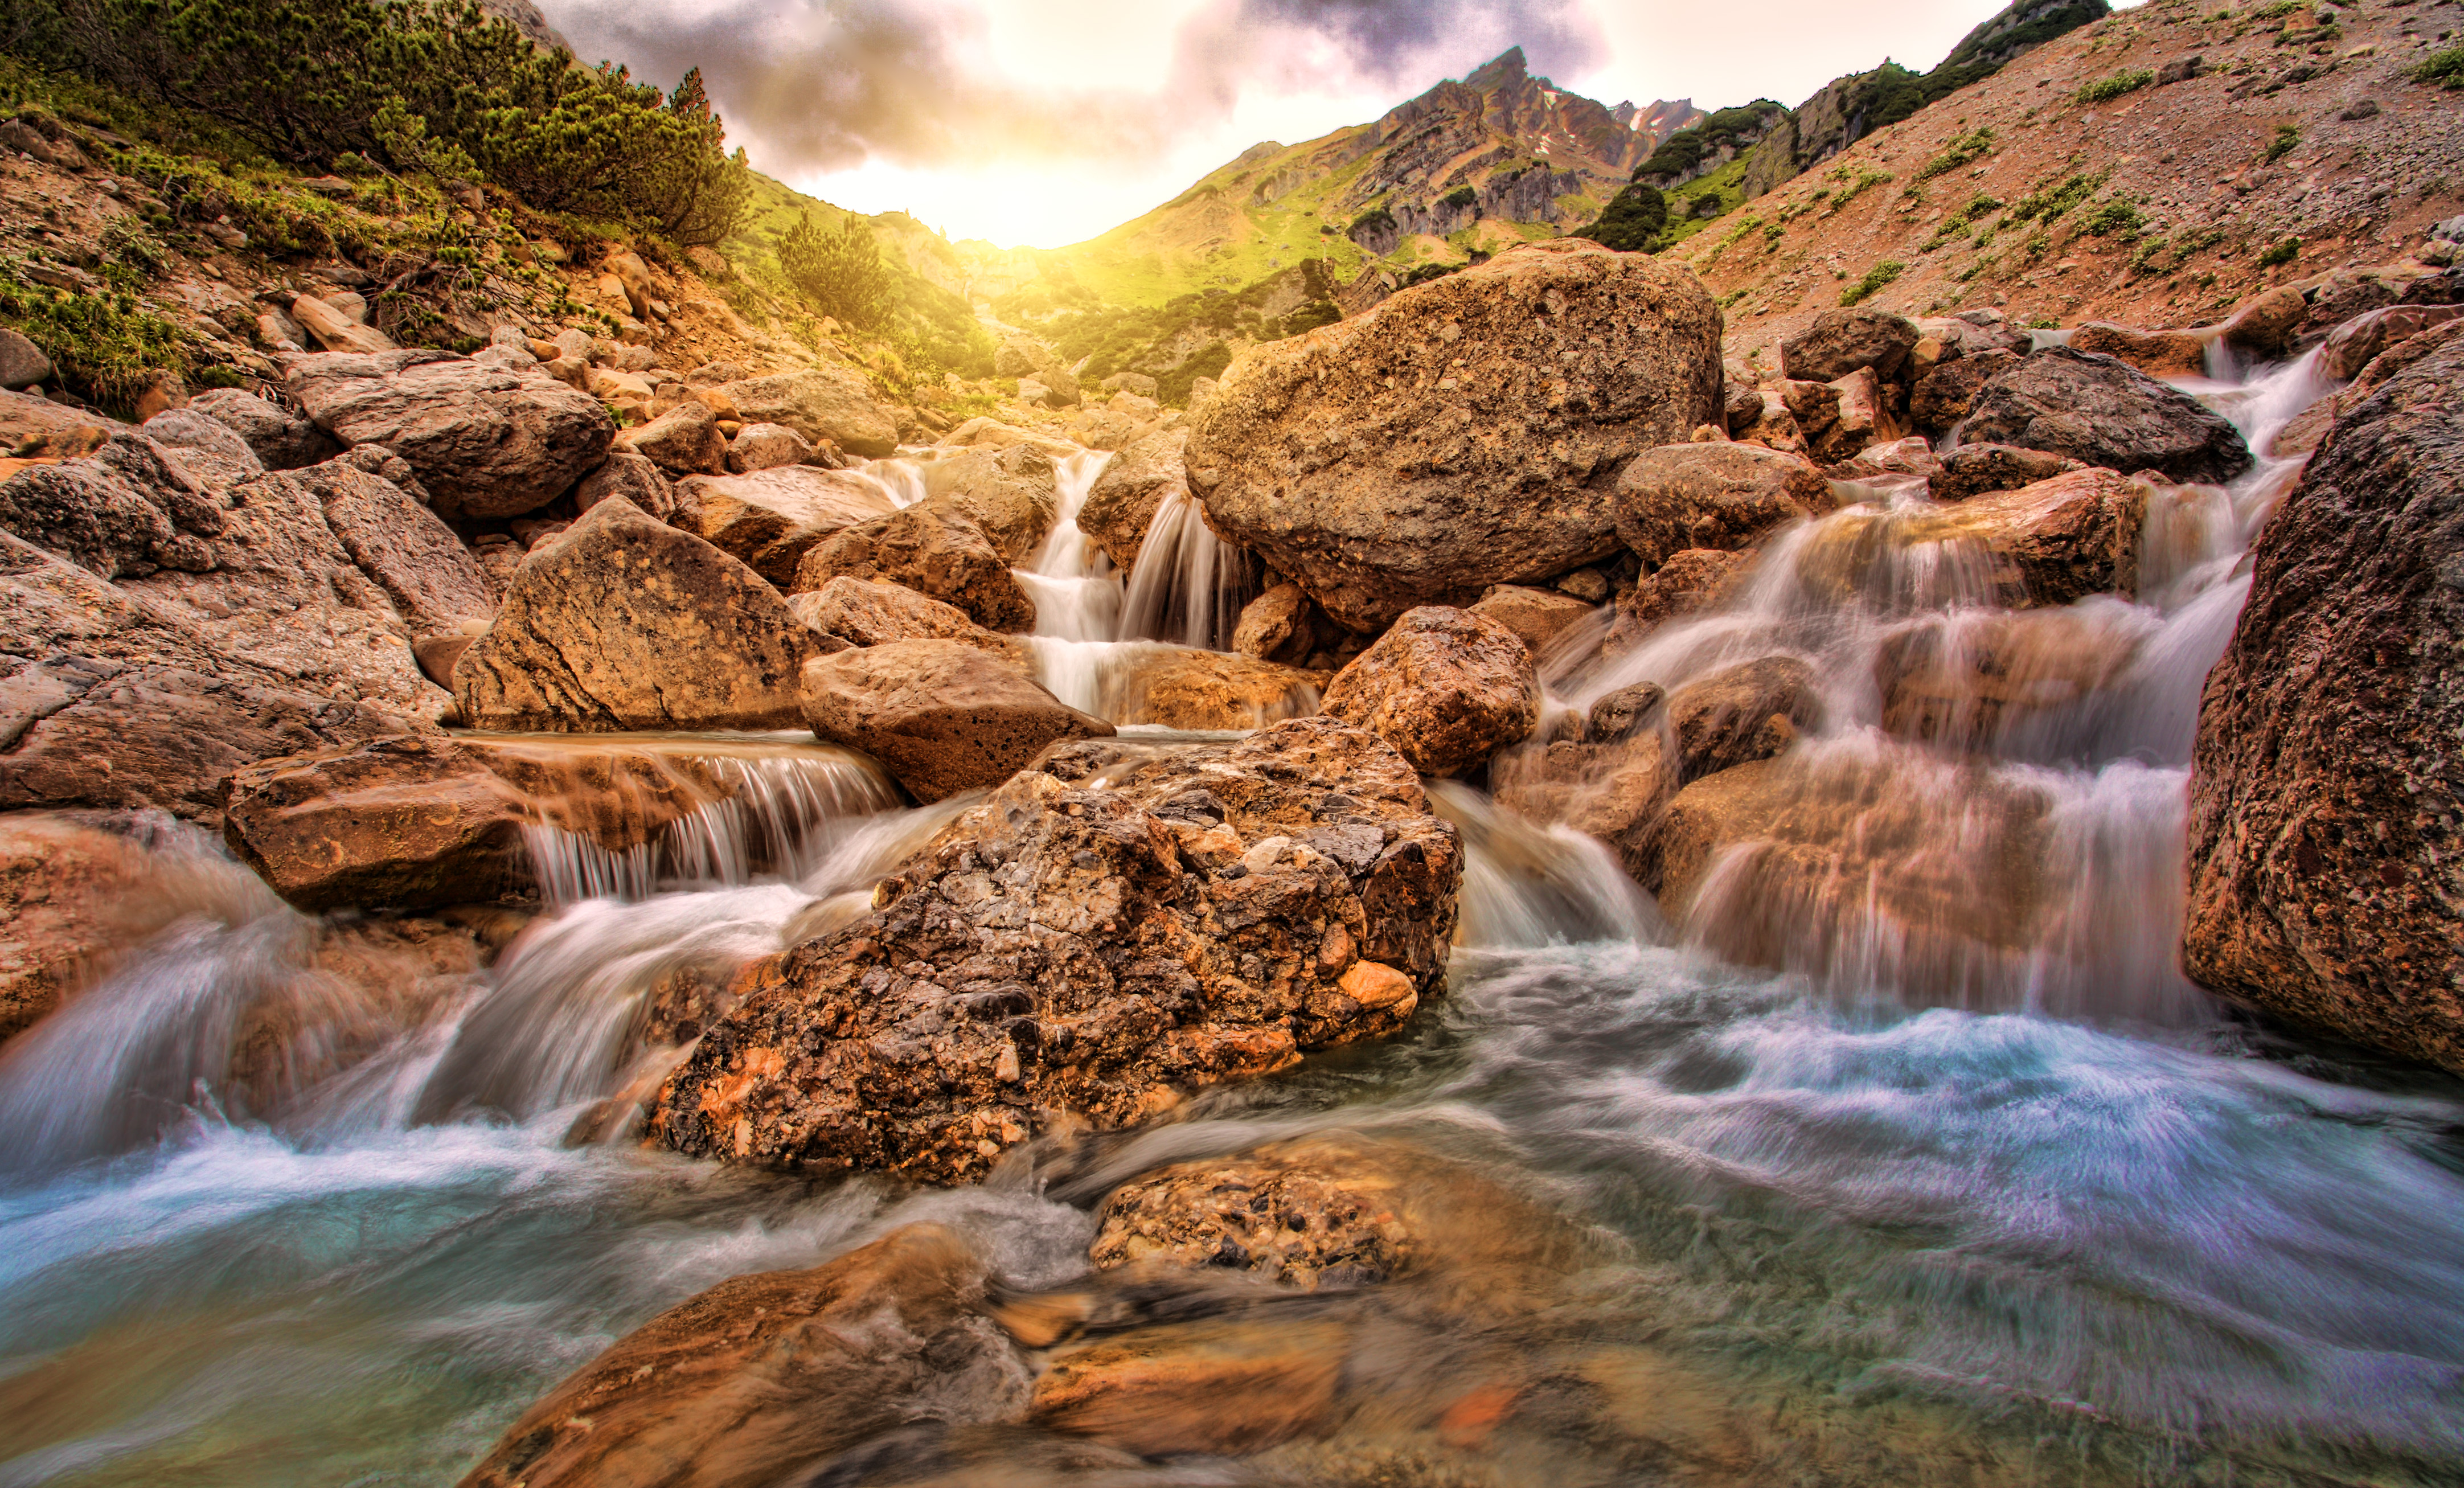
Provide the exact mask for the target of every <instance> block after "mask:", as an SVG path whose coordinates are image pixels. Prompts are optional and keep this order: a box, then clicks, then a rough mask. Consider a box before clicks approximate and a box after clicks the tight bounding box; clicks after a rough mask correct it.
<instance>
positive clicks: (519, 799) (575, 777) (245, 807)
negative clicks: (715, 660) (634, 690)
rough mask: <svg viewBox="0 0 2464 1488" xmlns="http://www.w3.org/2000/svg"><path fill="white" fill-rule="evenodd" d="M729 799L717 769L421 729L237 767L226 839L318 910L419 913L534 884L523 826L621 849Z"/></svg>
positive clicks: (524, 890) (280, 887)
mask: <svg viewBox="0 0 2464 1488" xmlns="http://www.w3.org/2000/svg"><path fill="white" fill-rule="evenodd" d="M727 794H729V793H728V792H727V791H726V790H724V789H723V788H721V787H720V785H719V784H718V782H717V781H716V780H715V778H714V777H712V776H711V775H710V774H709V772H708V771H706V770H701V769H697V768H694V767H693V764H692V763H691V762H690V761H687V760H683V759H679V758H677V757H675V756H672V755H658V754H652V753H649V752H648V751H642V750H620V751H609V752H606V753H591V754H584V753H582V752H579V751H575V750H568V749H556V748H539V747H535V746H525V745H520V744H497V743H494V742H481V741H477V740H456V739H448V738H441V737H438V736H435V735H432V734H429V735H412V736H407V737H402V738H392V739H381V740H377V741H375V742H373V743H368V744H360V745H352V746H347V747H344V748H341V749H337V750H325V751H320V752H319V753H317V754H312V755H298V756H295V757H291V758H285V759H274V760H268V761H264V762H262V763H259V764H254V765H250V766H247V767H244V768H242V769H240V770H238V771H236V772H234V773H233V774H232V776H231V785H230V792H229V796H228V798H227V799H226V801H225V804H224V807H223V838H224V840H225V841H226V842H229V843H230V844H231V851H232V852H233V853H235V854H237V855H238V857H239V859H240V861H241V862H243V863H245V864H248V865H249V866H250V867H252V868H253V869H255V870H256V872H257V874H258V876H259V877H261V878H263V879H264V880H265V881H266V883H268V884H270V885H272V886H273V887H274V890H275V892H276V893H278V894H280V895H281V896H282V897H283V898H284V899H287V900H289V901H290V902H291V903H292V904H293V905H295V906H297V908H301V909H304V910H307V911H308V912H310V913H312V914H315V913H321V912H323V911H326V910H329V909H341V908H368V909H397V910H400V909H424V908H438V907H441V906H446V905H456V904H478V903H485V902H486V901H489V900H493V899H499V898H507V897H518V896H521V895H525V894H528V893H531V892H533V891H535V888H536V885H535V883H534V881H533V878H532V867H531V860H530V854H529V851H528V849H527V848H526V847H525V846H524V845H523V840H522V828H523V827H525V826H529V825H534V824H541V823H543V824H546V825H549V826H555V827H559V828H561V829H562V830H565V831H568V832H573V833H576V834H579V835H583V836H585V837H588V838H589V839H590V840H591V841H592V842H596V843H597V844H598V845H599V846H601V847H603V848H605V849H607V850H608V851H610V852H624V851H627V850H629V849H631V848H634V847H638V846H640V845H641V844H643V843H644V842H649V841H650V839H651V838H652V836H653V835H654V834H655V833H656V832H657V831H658V829H659V828H661V827H664V826H666V825H667V824H668V823H669V822H671V821H675V820H676V819H678V818H680V817H682V816H684V815H686V814H687V813H689V812H691V811H693V810H695V809H696V808H698V807H701V806H703V805H706V804H708V803H710V802H712V801H715V800H718V799H723V798H724V797H725V796H726V795H727Z"/></svg>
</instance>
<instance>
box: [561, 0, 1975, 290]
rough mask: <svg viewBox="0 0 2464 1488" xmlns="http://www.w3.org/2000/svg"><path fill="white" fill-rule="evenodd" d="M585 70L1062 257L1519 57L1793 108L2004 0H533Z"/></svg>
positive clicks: (803, 168) (840, 187)
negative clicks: (1232, 168)
mask: <svg viewBox="0 0 2464 1488" xmlns="http://www.w3.org/2000/svg"><path fill="white" fill-rule="evenodd" d="M538 4H539V9H540V10H541V11H543V12H544V13H545V14H546V15H547V17H548V19H549V21H550V22H552V23H553V24H554V25H555V26H556V27H557V28H558V29H559V30H560V31H561V32H563V33H564V34H565V36H566V37H567V38H568V39H570V40H571V41H572V43H573V45H574V50H575V51H576V52H577V53H578V54H579V55H581V57H582V58H583V60H584V61H597V60H600V59H602V58H613V59H615V60H618V61H622V62H625V63H627V64H628V65H629V66H631V67H632V69H633V71H634V75H635V76H636V77H643V78H645V79H648V80H651V81H656V82H659V83H662V84H669V83H672V82H673V81H674V80H675V79H676V78H677V77H680V76H682V74H683V73H684V70H685V69H686V68H688V67H691V66H696V65H697V66H699V67H700V68H701V69H702V77H703V80H704V82H705V84H706V85H707V86H708V88H709V91H710V94H711V97H712V98H713V100H714V101H715V102H716V104H717V105H718V108H719V111H720V112H721V114H722V115H724V116H725V118H726V120H727V126H728V136H729V139H730V140H731V142H735V143H740V144H742V145H744V146H745V147H746V148H747V150H748V151H749V152H750V154H751V156H752V159H753V164H754V166H755V168H756V169H759V170H760V171H762V172H764V173H766V174H768V175H771V176H775V177H777V178H779V179H780V180H781V181H784V182H786V183H787V184H788V185H790V186H795V187H796V188H797V189H799V190H802V191H805V192H808V193H810V194H812V195H814V196H818V197H820V198H822V199H823V200H825V201H827V202H831V203H834V204H836V205H838V206H841V207H847V208H854V209H856V210H859V211H864V212H882V211H892V210H903V211H908V212H912V213H913V214H914V215H915V216H916V217H918V218H920V219H921V220H923V221H924V222H925V223H927V224H929V225H931V226H933V227H935V228H937V229H939V230H942V231H943V232H944V233H945V234H946V235H948V236H949V237H950V238H952V239H953V240H957V239H964V238H984V239H989V240H990V241H992V242H995V243H998V244H1000V245H1001V246H1003V247H1036V248H1058V247H1062V246H1064V245H1067V244H1069V243H1075V242H1081V241H1084V240H1085V239H1087V238H1089V237H1093V236H1095V235H1096V234H1097V233H1100V232H1102V231H1104V230H1106V229H1108V228H1111V227H1113V226H1115V225H1116V224H1119V223H1122V222H1125V221H1127V220H1129V219H1130V218H1133V217H1135V216H1137V215H1138V214H1140V213H1141V212H1144V211H1146V210H1147V209H1149V208H1153V207H1155V206H1157V205H1159V204H1161V203H1163V202H1165V201H1167V200H1169V199H1171V198H1172V197H1173V196H1175V195H1177V194H1178V193H1179V191H1180V190H1181V188H1182V187H1184V186H1188V185H1189V184H1190V183H1191V182H1193V181H1196V180H1197V179H1198V178H1199V177H1200V176H1203V175H1205V174H1206V173H1207V172H1209V171H1211V170H1213V169H1214V168H1215V167H1217V166H1219V165H1221V164H1223V163H1224V162H1226V161H1228V160H1231V159H1232V158H1233V157H1234V156H1237V155H1239V154H1240V153H1241V152H1242V151H1243V150H1244V149H1246V148H1248V147H1249V146H1250V145H1252V144H1255V143H1257V142H1260V141H1263V140H1277V141H1281V142H1285V143H1287V144H1290V143H1296V142H1300V141H1304V140H1310V139H1315V138H1316V137H1318V136H1320V135H1323V134H1326V133H1328V132H1329V131H1331V130H1333V129H1336V128H1339V127H1341V126H1343V125H1346V124H1357V123H1365V122H1368V121H1369V120H1374V119H1375V118H1376V117H1377V116H1379V115H1380V114H1382V113H1384V112H1385V111H1386V110H1387V109H1389V108H1391V107H1393V106H1394V105H1395V104H1397V103H1399V102H1401V101H1402V100H1403V99H1405V98H1410V97H1412V96H1413V95H1414V94H1417V93H1419V92H1421V91H1422V90H1424V89H1426V88H1428V87H1429V86H1430V85H1432V84H1434V83H1435V82H1437V81H1438V80H1439V79H1441V78H1444V77H1463V75H1464V74H1465V73H1467V72H1469V71H1470V70H1471V69H1473V68H1475V67H1477V66H1479V65H1480V64H1481V63H1482V62H1485V61H1486V60H1487V59H1488V58H1490V57H1492V56H1495V55H1497V54H1499V53H1501V52H1503V51H1505V50H1506V49H1507V47H1509V46H1517V45H1519V46H1521V47H1522V48H1523V49H1524V52H1525V54H1526V55H1527V56H1528V57H1529V63H1530V67H1531V71H1532V72H1533V73H1535V74H1539V75H1542V76H1545V77H1549V78H1551V80H1553V81H1554V82H1556V83H1557V84H1558V85H1560V86H1562V87H1565V88H1569V89H1572V90H1573V92H1575V93H1579V94H1582V95H1585V96H1587V97H1590V98H1596V99H1598V100H1599V101H1600V102H1602V103H1607V104H1611V105H1614V104H1616V103H1617V102H1618V101H1620V100H1623V99H1629V98H1630V99H1632V100H1634V101H1635V102H1637V103H1649V102H1652V101H1653V100H1655V99H1662V98H1691V99H1693V100H1694V102H1695V104H1696V105H1697V106H1698V107H1702V108H1718V107H1722V106H1724V105H1727V104H1731V103H1742V102H1747V101H1749V100H1750V99H1753V98H1777V99H1778V100H1779V101H1781V102H1782V103H1786V104H1788V105H1790V106H1792V107H1793V106H1794V105H1796V104H1797V103H1800V102H1802V101H1804V99H1805V98H1807V97H1808V96H1810V95H1811V94H1812V93H1813V92H1814V91H1815V89H1817V88H1819V87H1821V86H1822V85H1823V84H1824V83H1826V82H1828V81H1830V80H1831V79H1832V78H1833V77H1837V76H1839V75H1840V74H1842V73H1849V72H1861V71H1863V70H1865V69H1867V68H1871V67H1873V66H1876V65H1877V64H1879V63H1880V62H1881V61H1882V59H1883V58H1885V57H1888V58H1890V59H1892V60H1894V61H1897V62H1899V63H1901V64H1902V65H1903V66H1907V67H1913V68H1916V69H1918V70H1920V71H1922V70H1924V69H1925V68H1929V67H1931V66H1932V65H1934V64H1935V63H1936V62H1938V61H1940V60H1941V59H1942V57H1943V55H1945V54H1946V53H1947V52H1948V51H1949V50H1950V49H1951V47H1953V46H1954V45H1956V44H1957V43H1958V41H1959V38H1960V37H1961V36H1963V35H1965V34H1966V33H1968V31H1969V28H1970V27H1972V26H1974V25H1975V24H1976V23H1977V22H1979V21H1982V20H1984V19H1985V18H1986V17H1988V16H1990V15H1991V14H1993V13H1994V12H1995V11H1998V10H2000V9H2001V3H2000V0H1888V3H1883V0H1752V3H1750V4H1746V3H1738V0H1726V3H1722V0H1708V3H1706V0H538Z"/></svg>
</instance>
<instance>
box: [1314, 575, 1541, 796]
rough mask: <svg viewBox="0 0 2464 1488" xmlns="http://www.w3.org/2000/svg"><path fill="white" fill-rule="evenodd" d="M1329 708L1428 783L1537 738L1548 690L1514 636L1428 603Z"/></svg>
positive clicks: (1388, 637)
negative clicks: (1389, 748) (1431, 778)
mask: <svg viewBox="0 0 2464 1488" xmlns="http://www.w3.org/2000/svg"><path fill="white" fill-rule="evenodd" d="M1324 706H1325V708H1326V711H1327V713H1328V714H1329V715H1330V716H1331V717H1335V718H1340V719H1342V720H1344V721H1345V722H1346V723H1353V724H1357V725H1359V726H1360V727H1361V728H1364V729H1367V730H1369V731H1370V732H1371V733H1375V734H1377V735H1378V736H1379V737H1381V738H1383V739H1385V740H1386V742H1387V743H1389V744H1392V745H1394V746H1395V747H1396V748H1397V750H1400V751H1401V752H1402V755H1403V757H1404V758H1405V759H1408V760H1410V761H1411V762H1412V768H1413V769H1415V770H1418V771H1419V772H1420V773H1422V774H1423V775H1437V776H1452V775H1461V774H1463V772H1464V771H1466V770H1470V769H1473V768H1476V767H1477V766H1479V765H1480V764H1482V763H1483V762H1485V760H1486V759H1487V758H1488V756H1490V755H1494V754H1496V753H1497V752H1498V751H1499V750H1501V749H1504V748H1506V747H1507V745H1509V744H1513V743H1517V742H1519V741H1521V740H1522V739H1524V738H1525V737H1527V736H1529V734H1530V733H1531V730H1532V728H1533V727H1534V726H1535V725H1536V724H1538V723H1539V721H1540V681H1539V676H1538V674H1537V673H1536V672H1535V671H1534V670H1533V668H1532V665H1531V653H1530V652H1529V650H1527V649H1526V648H1525V647H1524V645H1523V643H1522V641H1521V640H1519V639H1517V638H1516V636H1515V634H1514V632H1513V631H1511V630H1508V629H1507V627H1506V626H1504V625H1503V624H1499V623H1498V622H1496V621H1494V620H1491V619H1489V618H1488V617H1487V616H1485V615H1481V614H1476V613H1474V612H1472V611H1469V610H1458V609H1448V608H1446V607H1444V606H1443V605H1437V604H1426V605H1422V606H1421V607H1420V608H1419V609H1416V610H1413V611H1410V612H1409V613H1407V614H1406V615H1404V616H1403V618H1402V619H1400V620H1398V621H1397V622H1396V623H1395V626H1394V628H1393V629H1391V630H1389V631H1387V632H1386V633H1385V634H1384V635H1382V636H1380V637H1378V638H1377V640H1376V641H1375V642H1374V643H1373V644H1372V645H1371V646H1370V647H1369V649H1367V650H1365V651H1363V652H1361V653H1360V655H1359V656H1357V657H1356V658H1354V659H1353V662H1352V664H1351V665H1350V666H1348V667H1344V668H1343V669H1342V670H1341V671H1339V672H1336V673H1335V674H1334V680H1333V681H1332V682H1331V683H1330V684H1328V686H1327V689H1326V700H1325V705H1324Z"/></svg>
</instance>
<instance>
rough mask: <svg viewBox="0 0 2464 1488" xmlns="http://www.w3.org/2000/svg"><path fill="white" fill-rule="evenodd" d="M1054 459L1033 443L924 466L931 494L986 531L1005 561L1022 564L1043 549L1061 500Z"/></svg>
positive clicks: (952, 457) (976, 451) (965, 454)
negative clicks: (1046, 535)
mask: <svg viewBox="0 0 2464 1488" xmlns="http://www.w3.org/2000/svg"><path fill="white" fill-rule="evenodd" d="M1058 478H1059V477H1058V472H1057V471H1056V470H1054V468H1053V464H1052V457H1051V456H1050V455H1048V454H1045V452H1044V451H1043V450H1041V449H1037V448H1035V447H1034V446H1033V445H1023V444H1022V445H1011V446H1009V447H1008V448H1007V449H969V450H966V451H965V452H963V453H960V454H955V455H950V456H947V457H945V458H942V459H938V460H935V461H933V462H932V463H931V464H929V465H927V466H925V467H924V490H925V492H926V494H928V495H932V496H937V497H939V498H940V499H941V500H942V501H943V502H944V503H945V504H947V505H948V506H949V507H951V508H952V509H953V510H955V511H958V512H962V513H964V514H966V515H967V517H968V519H969V520H971V521H973V522H974V523H975V524H976V525H977V526H978V527H979V528H981V529H983V534H984V536H986V537H988V538H990V539H991V540H992V545H993V548H994V550H995V551H996V552H998V553H1000V554H1001V560H1002V561H1003V562H1006V563H1017V564H1023V563H1024V562H1026V561H1027V560H1028V559H1030V558H1034V557H1035V554H1036V550H1037V549H1039V548H1041V547H1043V546H1044V537H1045V534H1046V533H1049V532H1050V531H1051V530H1052V518H1053V515H1054V513H1055V511H1056V510H1057V506H1058V502H1059V499H1060V494H1059V488H1058Z"/></svg>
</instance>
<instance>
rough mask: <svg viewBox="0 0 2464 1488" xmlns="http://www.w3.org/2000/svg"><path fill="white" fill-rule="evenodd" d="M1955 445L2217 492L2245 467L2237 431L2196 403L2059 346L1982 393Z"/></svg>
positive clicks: (2109, 361)
mask: <svg viewBox="0 0 2464 1488" xmlns="http://www.w3.org/2000/svg"><path fill="white" fill-rule="evenodd" d="M1960 438H1961V440H1962V441H1963V442H1966V441H1973V442H1975V443H1978V444H1997V445H2019V446H2022V447H2024V448H2026V449H2045V450H2050V451H2052V452H2053V453H2055V454H2059V455H2067V456H2069V457H2070V458H2072V459H2074V460H2077V461H2079V462H2080V463H2081V464H2085V465H2101V466H2103V467H2104V468H2105V469H2107V470H2121V471H2123V472H2125V473H2136V472H2138V471H2141V470H2154V471H2156V472H2157V473H2158V474H2161V475H2163V476H2164V477H2165V478H2166V479H2167V480H2173V481H2208V482H2214V483H2218V484H2221V483H2223V482H2225V481H2229V480H2231V479H2233V477H2234V476H2236V475H2239V474H2240V473H2241V472H2242V471H2244V470H2249V469H2250V467H2251V464H2252V460H2251V453H2250V448H2249V447H2248V446H2247V445H2245V444H2243V443H2242V437H2241V431H2240V430H2239V429H2237V428H2234V427H2233V426H2232V425H2231V424H2229V423H2227V422H2226V421H2225V420H2224V419H2223V418H2222V417H2221V416H2219V415H2218V414H2216V413H2214V412H2212V411H2211V410H2210V409H2209V408H2208V407H2207V405H2204V404H2202V403H2200V402H2199V401H2198V400H2197V399H2195V398H2193V397H2191V396H2190V395H2189V394H2188V393H2186V392H2183V391H2181V390H2180V389H2179V388H2174V387H2168V386H2167V385H2166V384H2165V383H2160V382H2158V381H2156V380H2155V379H2154V378H2152V377H2149V376H2148V375H2147V374H2146V373H2145V372H2142V371H2140V370H2139V369H2138V368H2137V367H2134V366H2131V365H2129V364H2128V363H2127V362H2123V361H2116V360H2115V359H2113V358H2111V357H2102V356H2092V355H2089V354H2088V353H2086V352H2079V351H2073V350H2071V349H2070V348H2069V347H2067V346H2048V347H2046V348H2045V349H2044V350H2042V351H2039V352H2036V353H2035V354H2034V355H2031V356H2028V357H2024V358H2021V359H2020V361H2019V364H2018V365H2017V366H2014V367H2012V368H2011V369H2010V370H2008V371H2006V372H2003V373H2002V374H2001V375H1999V376H1997V377H1996V378H1994V379H1993V381H1992V382H1991V383H1986V384H1985V386H1984V387H1983V388H1982V389H1981V390H1979V391H1978V393H1977V394H1976V402H1975V406H1974V409H1973V411H1971V412H1970V413H1969V417H1968V422H1967V423H1965V424H1963V425H1962V426H1960Z"/></svg>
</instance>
